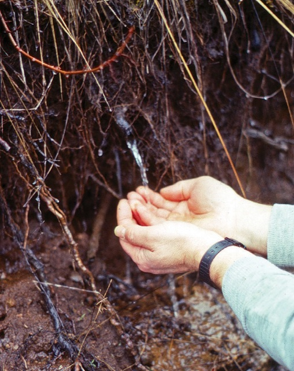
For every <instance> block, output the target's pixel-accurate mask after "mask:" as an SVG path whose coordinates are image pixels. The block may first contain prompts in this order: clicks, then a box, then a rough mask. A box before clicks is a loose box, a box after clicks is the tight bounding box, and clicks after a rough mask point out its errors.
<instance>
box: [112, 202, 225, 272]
mask: <svg viewBox="0 0 294 371" xmlns="http://www.w3.org/2000/svg"><path fill="white" fill-rule="evenodd" d="M117 220H118V226H117V227H116V229H115V234H116V236H117V237H119V238H120V243H121V246H122V247H123V249H124V250H125V252H126V253H127V254H128V255H129V256H130V257H131V258H132V260H133V261H134V262H135V263H136V264H137V265H138V267H139V269H141V270H142V271H143V272H149V273H154V274H161V273H183V272H188V271H195V270H198V268H199V263H200V260H201V259H202V257H203V255H204V254H205V252H206V251H207V250H208V248H209V247H210V246H212V245H213V244H214V243H216V242H218V241H220V240H222V237H221V236H219V235H218V234H217V233H215V232H211V231H207V230H204V229H201V228H199V227H196V226H195V225H192V224H191V223H185V222H178V221H177V222H176V221H163V222H162V223H158V224H155V225H151V226H140V225H138V223H137V221H136V220H135V219H134V217H133V214H132V210H131V208H130V204H129V202H128V201H127V200H121V201H120V202H119V205H118V208H117Z"/></svg>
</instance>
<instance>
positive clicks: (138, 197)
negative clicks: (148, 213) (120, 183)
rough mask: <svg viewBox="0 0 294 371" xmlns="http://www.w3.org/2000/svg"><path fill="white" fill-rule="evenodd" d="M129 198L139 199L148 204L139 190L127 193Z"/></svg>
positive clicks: (132, 199) (130, 199) (131, 199)
mask: <svg viewBox="0 0 294 371" xmlns="http://www.w3.org/2000/svg"><path fill="white" fill-rule="evenodd" d="M127 199H128V200H129V201H138V202H141V203H142V204H146V200H145V199H144V197H142V196H141V195H140V194H139V193H138V192H134V191H133V192H129V193H128V194H127Z"/></svg>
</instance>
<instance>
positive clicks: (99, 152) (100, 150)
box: [98, 148, 103, 157]
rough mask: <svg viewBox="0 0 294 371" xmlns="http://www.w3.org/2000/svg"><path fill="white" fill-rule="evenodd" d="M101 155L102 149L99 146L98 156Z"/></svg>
mask: <svg viewBox="0 0 294 371" xmlns="http://www.w3.org/2000/svg"><path fill="white" fill-rule="evenodd" d="M102 155H103V151H102V149H101V148H99V149H98V156H99V157H101V156H102Z"/></svg>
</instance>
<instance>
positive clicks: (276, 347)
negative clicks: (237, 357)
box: [222, 256, 294, 370]
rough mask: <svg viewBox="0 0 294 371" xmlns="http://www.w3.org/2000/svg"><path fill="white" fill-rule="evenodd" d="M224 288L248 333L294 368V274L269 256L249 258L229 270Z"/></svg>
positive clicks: (265, 348)
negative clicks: (270, 259) (271, 260)
mask: <svg viewBox="0 0 294 371" xmlns="http://www.w3.org/2000/svg"><path fill="white" fill-rule="evenodd" d="M222 289H223V295H224V297H225V299H226V300H227V302H228V304H229V305H230V306H231V308H232V309H233V311H234V312H235V314H236V315H237V317H238V318H239V320H240V321H241V324H242V326H243V328H244V329H245V331H246V332H247V333H248V335H249V336H250V337H251V338H252V339H253V340H254V341H255V342H256V343H257V344H258V345H259V346H260V347H261V348H263V349H264V350H265V351H266V352H267V353H268V354H269V355H270V356H271V357H272V358H273V359H275V360H276V361H277V362H278V363H279V364H281V365H283V366H285V367H287V368H289V369H290V370H294V351H293V349H294V276H293V275H292V274H290V273H288V272H286V271H283V270H282V269H280V268H278V267H276V266H275V265H273V264H271V263H270V262H268V261H267V260H266V259H263V258H260V257H256V256H252V257H246V258H242V259H240V260H238V261H236V262H235V263H234V264H233V265H232V266H231V267H230V268H229V269H228V271H227V272H226V274H225V276H224V280H223V287H222Z"/></svg>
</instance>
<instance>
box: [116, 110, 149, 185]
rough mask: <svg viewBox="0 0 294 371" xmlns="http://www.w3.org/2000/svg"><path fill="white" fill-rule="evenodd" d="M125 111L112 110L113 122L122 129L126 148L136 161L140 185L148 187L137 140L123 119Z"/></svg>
mask: <svg viewBox="0 0 294 371" xmlns="http://www.w3.org/2000/svg"><path fill="white" fill-rule="evenodd" d="M126 111H127V108H126V107H116V108H115V109H114V115H115V120H116V123H117V124H118V126H119V127H120V128H121V129H123V131H124V132H125V133H126V142H127V146H128V148H129V149H130V150H131V152H132V154H133V156H134V159H135V161H136V164H137V165H138V167H139V170H140V174H141V179H142V184H143V186H144V187H147V186H148V179H147V174H146V168H145V166H144V163H143V159H142V156H141V154H140V152H139V149H138V145H137V140H136V138H135V137H134V133H133V130H132V127H131V125H130V124H129V123H128V122H127V120H126V119H125V117H124V114H125V112H126Z"/></svg>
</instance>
